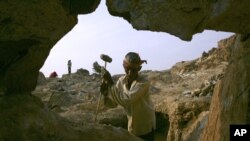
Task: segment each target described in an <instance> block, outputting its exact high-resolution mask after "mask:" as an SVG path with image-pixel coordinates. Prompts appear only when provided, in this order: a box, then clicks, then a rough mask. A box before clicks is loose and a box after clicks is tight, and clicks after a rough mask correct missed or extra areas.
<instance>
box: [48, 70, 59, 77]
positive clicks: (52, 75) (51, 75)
mask: <svg viewBox="0 0 250 141" xmlns="http://www.w3.org/2000/svg"><path fill="white" fill-rule="evenodd" d="M57 76H58V75H57V73H56V72H55V71H53V72H52V73H51V74H50V75H49V78H56V77H57Z"/></svg>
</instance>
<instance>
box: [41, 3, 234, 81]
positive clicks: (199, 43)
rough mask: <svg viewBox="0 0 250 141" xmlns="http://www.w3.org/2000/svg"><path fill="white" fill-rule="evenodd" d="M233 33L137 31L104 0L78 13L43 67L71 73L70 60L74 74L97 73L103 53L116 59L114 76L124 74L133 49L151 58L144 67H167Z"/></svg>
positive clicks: (112, 68)
mask: <svg viewBox="0 0 250 141" xmlns="http://www.w3.org/2000/svg"><path fill="white" fill-rule="evenodd" d="M231 35H233V34H232V33H227V32H216V31H204V32H203V33H201V34H196V35H194V36H193V39H192V41H188V42H187V41H182V40H180V39H179V38H177V37H175V36H173V35H170V34H168V33H162V32H151V31H137V30H135V29H133V27H132V26H131V25H130V24H129V23H128V22H127V21H125V20H124V19H122V18H120V17H114V16H111V15H110V14H109V13H108V11H107V8H106V5H105V1H104V0H102V1H101V4H100V5H99V7H98V8H97V9H96V11H95V12H93V13H91V14H87V15H79V16H78V24H77V25H76V26H75V27H74V28H73V29H72V30H71V31H70V32H69V33H68V34H67V35H65V36H64V37H63V38H62V39H61V40H60V41H59V42H58V43H57V44H56V45H55V46H54V47H53V48H52V49H51V51H50V54H49V56H48V58H47V60H46V62H45V63H44V65H43V67H42V68H41V70H40V71H41V72H43V73H44V74H45V76H46V77H48V76H49V74H50V73H51V72H53V71H56V72H57V74H58V75H59V76H61V75H62V74H66V73H67V72H68V67H67V62H68V60H69V59H70V60H71V62H72V73H74V72H76V71H77V69H80V68H83V69H87V70H88V71H89V72H90V73H93V72H94V71H93V66H92V65H93V62H95V61H97V62H98V63H99V64H100V65H104V62H103V61H102V60H101V59H100V55H101V54H106V55H109V56H110V57H111V58H112V59H113V61H112V62H111V63H109V64H107V69H108V70H109V71H110V73H111V75H114V74H121V73H124V70H123V67H122V61H123V59H124V56H125V55H126V54H127V53H128V52H130V51H132V52H137V53H139V54H140V56H141V59H145V60H147V61H148V64H143V67H142V70H159V71H161V70H166V69H169V68H171V67H172V66H173V65H174V64H175V63H177V62H180V61H188V60H193V59H196V58H198V57H200V56H201V54H202V52H203V51H208V50H210V49H211V48H213V47H217V42H218V41H219V40H221V39H225V38H227V37H229V36H231Z"/></svg>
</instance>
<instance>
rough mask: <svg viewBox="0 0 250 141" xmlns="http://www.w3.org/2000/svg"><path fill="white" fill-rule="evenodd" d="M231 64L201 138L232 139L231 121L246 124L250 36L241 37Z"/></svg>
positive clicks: (205, 139)
mask: <svg viewBox="0 0 250 141" xmlns="http://www.w3.org/2000/svg"><path fill="white" fill-rule="evenodd" d="M233 52H234V54H232V57H231V63H230V64H229V66H228V69H227V71H226V73H225V75H224V78H223V79H222V80H221V82H220V83H218V84H217V85H216V88H215V90H214V96H213V99H212V103H211V106H210V114H209V120H208V124H207V126H206V128H205V130H204V132H203V135H202V137H201V138H200V141H228V140H229V125H230V124H246V123H247V120H248V119H249V117H248V110H249V109H248V108H249V107H248V104H249V95H250V71H249V70H250V64H249V62H250V57H249V53H250V39H249V38H248V39H247V40H246V41H244V42H241V39H240V36H237V38H236V39H235V43H234V49H233Z"/></svg>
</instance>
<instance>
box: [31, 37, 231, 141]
mask: <svg viewBox="0 0 250 141" xmlns="http://www.w3.org/2000/svg"><path fill="white" fill-rule="evenodd" d="M218 45H219V46H218V47H217V48H213V49H211V50H210V51H209V52H204V53H203V54H202V56H201V57H199V58H198V59H195V60H191V61H182V62H179V63H177V64H175V65H174V66H173V67H172V68H171V69H169V70H163V71H151V70H144V71H142V72H141V74H143V75H145V76H146V77H148V79H149V80H150V81H151V84H152V86H151V88H150V93H151V97H152V100H153V102H154V104H155V110H156V115H157V130H156V141H165V140H166V139H167V140H168V141H171V140H177V141H179V140H184V141H186V140H198V138H199V136H200V133H201V131H202V129H203V128H204V126H205V124H206V121H207V118H208V113H209V106H210V101H211V98H212V94H213V90H214V86H215V84H216V83H217V82H218V81H219V80H220V79H221V78H222V77H223V74H224V70H225V69H226V68H227V65H228V62H229V57H230V51H231V48H230V46H228V45H226V44H223V41H221V42H219V44H218ZM119 76H120V75H114V76H113V78H114V80H117V78H118V77H119ZM100 80H101V78H100V76H99V75H98V74H89V72H88V71H87V70H84V69H79V70H78V71H77V72H76V73H73V74H71V75H68V74H67V75H63V76H62V77H61V78H45V77H44V75H43V74H42V73H40V75H39V79H38V85H37V87H36V89H35V91H33V95H35V96H37V97H39V98H41V100H42V101H43V103H44V105H45V106H46V107H48V109H49V110H50V111H54V112H55V113H58V114H59V115H60V116H61V117H64V118H65V119H67V120H68V122H69V123H71V124H72V125H73V126H75V127H82V128H87V127H88V128H89V126H88V125H91V124H105V125H112V126H115V127H118V128H125V129H126V126H127V119H126V115H125V112H124V111H123V109H122V108H121V107H119V106H118V107H116V108H112V109H109V108H107V107H104V106H103V101H102V100H101V102H100V106H99V110H98V111H97V110H96V109H97V105H98V99H99V95H100V94H99V85H100ZM84 125H86V126H84Z"/></svg>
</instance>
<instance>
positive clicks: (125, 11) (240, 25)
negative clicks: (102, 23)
mask: <svg viewBox="0 0 250 141" xmlns="http://www.w3.org/2000/svg"><path fill="white" fill-rule="evenodd" d="M107 6H108V10H109V12H110V14H112V15H114V16H121V17H123V18H124V19H126V20H127V21H128V22H130V23H131V24H132V26H133V27H134V28H135V29H138V30H150V31H160V32H167V33H170V34H172V35H175V36H177V37H179V38H181V39H182V40H191V39H192V35H193V34H195V33H199V32H202V31H203V30H204V29H210V30H220V31H229V32H236V33H249V32H250V26H249V22H250V11H249V9H250V4H249V1H248V0H242V1H240V2H238V1H228V0H227V1H225V0H189V1H185V0H107Z"/></svg>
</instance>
